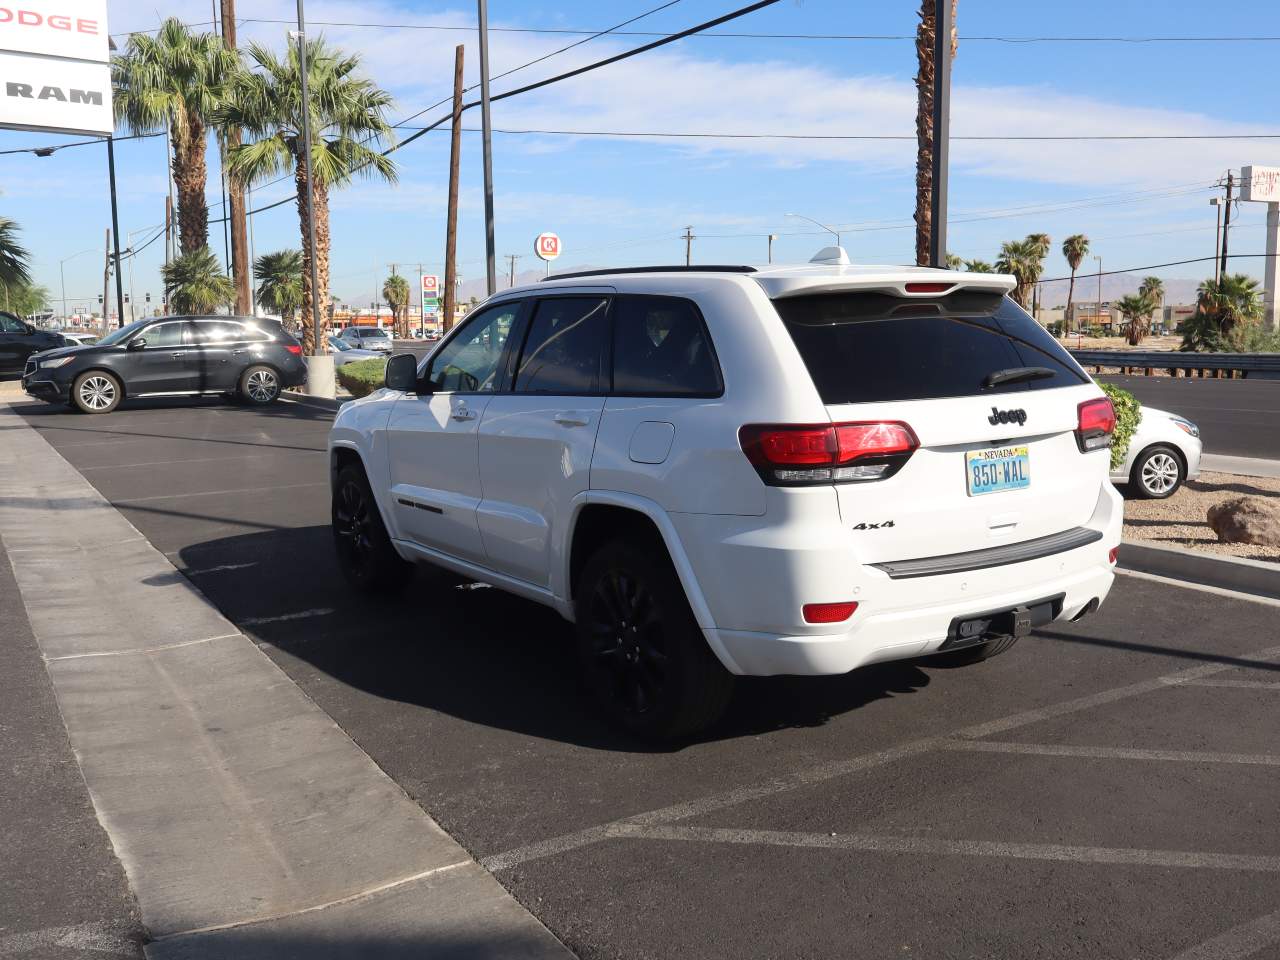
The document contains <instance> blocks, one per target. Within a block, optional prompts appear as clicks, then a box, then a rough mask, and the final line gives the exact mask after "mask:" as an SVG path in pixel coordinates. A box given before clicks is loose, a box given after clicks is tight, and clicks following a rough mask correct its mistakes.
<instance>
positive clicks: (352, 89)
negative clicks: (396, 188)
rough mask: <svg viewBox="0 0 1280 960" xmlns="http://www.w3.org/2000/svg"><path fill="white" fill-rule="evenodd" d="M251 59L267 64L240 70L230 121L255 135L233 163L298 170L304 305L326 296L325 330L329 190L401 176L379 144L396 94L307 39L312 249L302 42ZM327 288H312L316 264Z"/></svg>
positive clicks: (241, 170)
mask: <svg viewBox="0 0 1280 960" xmlns="http://www.w3.org/2000/svg"><path fill="white" fill-rule="evenodd" d="M249 59H250V60H251V61H253V63H255V64H256V65H257V67H258V68H259V69H258V71H257V72H254V73H240V74H237V75H236V77H235V79H234V82H233V83H232V85H231V90H230V95H229V97H228V100H227V104H226V106H225V107H224V109H223V110H222V111H221V112H220V114H219V117H220V119H221V120H222V122H225V123H228V124H232V125H235V126H238V127H241V128H243V129H244V131H245V133H246V134H247V135H248V137H249V138H250V142H248V143H245V144H243V145H241V146H238V147H234V148H232V150H231V153H230V157H229V162H228V164H227V170H228V172H229V173H230V174H231V176H232V177H234V178H236V179H237V180H239V181H241V182H243V183H252V182H254V181H256V180H262V179H264V178H266V177H271V176H274V175H276V174H278V173H280V172H282V171H286V170H289V171H291V172H292V173H293V177H294V182H295V183H296V184H297V188H298V198H297V203H298V224H299V227H300V229H301V235H302V261H303V270H302V310H303V315H304V316H305V317H312V316H314V315H315V314H314V312H313V310H312V297H313V295H315V296H317V297H318V305H319V308H320V309H319V311H318V312H319V314H320V317H321V318H322V319H321V327H322V330H321V337H320V343H321V344H323V343H324V337H323V330H324V329H327V327H328V325H329V320H328V317H329V310H328V304H327V303H326V301H327V299H328V298H327V296H326V294H325V291H327V290H328V289H329V191H330V190H331V189H333V188H334V187H341V186H344V185H345V184H347V183H349V182H350V181H351V179H352V178H353V177H355V176H357V175H358V176H364V177H376V178H380V179H382V180H385V181H387V182H395V179H396V168H395V164H394V163H393V162H392V161H391V160H390V159H389V158H387V157H386V156H384V155H383V154H382V153H381V152H380V151H379V150H378V149H377V146H378V142H379V141H389V140H390V138H391V127H390V125H389V124H388V123H387V119H386V111H387V110H388V109H389V108H390V106H391V95H390V94H389V93H387V92H386V91H384V90H381V89H379V88H378V87H377V86H376V85H374V83H373V82H372V81H370V80H368V79H366V78H364V77H362V76H360V75H359V73H358V72H357V71H358V70H359V68H360V58H359V57H358V56H355V55H347V54H343V53H341V52H339V51H337V50H332V49H330V48H329V47H327V46H326V45H325V43H324V40H323V39H316V40H308V41H307V86H308V87H309V88H310V89H309V93H310V98H311V103H310V109H311V112H310V121H311V148H312V149H311V157H310V161H311V162H310V163H309V164H307V167H309V168H310V174H311V186H312V194H313V197H314V202H315V217H316V221H315V236H316V249H315V250H312V249H311V243H310V236H309V231H308V221H307V201H306V196H307V194H306V184H307V176H308V173H307V167H304V166H303V146H302V85H301V78H302V73H301V69H300V67H299V64H298V50H297V47H296V46H294V45H291V46H290V47H289V52H288V54H287V55H286V57H285V58H284V59H283V60H282V59H281V58H280V57H278V56H277V55H276V54H275V53H274V52H272V51H271V50H269V49H267V48H266V47H264V46H262V45H261V44H257V43H255V44H252V45H251V46H250V47H249ZM371 145H372V146H371ZM313 258H314V260H315V272H316V275H317V277H318V281H319V291H318V292H316V293H314V294H313V291H312V289H311V264H312V259H313ZM303 343H304V345H305V346H306V349H307V351H308V353H310V352H313V350H314V349H315V348H316V345H315V344H314V343H313V331H312V325H311V324H310V323H306V324H304V334H303Z"/></svg>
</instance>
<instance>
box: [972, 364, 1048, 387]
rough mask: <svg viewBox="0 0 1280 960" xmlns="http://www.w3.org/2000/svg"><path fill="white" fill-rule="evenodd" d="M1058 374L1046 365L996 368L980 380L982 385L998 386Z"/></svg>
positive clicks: (1044, 378) (1041, 378) (1046, 377)
mask: <svg viewBox="0 0 1280 960" xmlns="http://www.w3.org/2000/svg"><path fill="white" fill-rule="evenodd" d="M1057 375H1058V373H1057V371H1056V370H1050V369H1049V368H1048V367H1010V368H1009V369H1008V370H996V371H995V372H993V373H989V374H987V377H986V379H985V380H983V381H982V385H983V386H984V387H998V386H1001V385H1002V384H1006V383H1026V382H1027V381H1028V380H1047V379H1048V378H1050V377H1056V376H1057Z"/></svg>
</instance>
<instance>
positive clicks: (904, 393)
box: [773, 291, 1089, 404]
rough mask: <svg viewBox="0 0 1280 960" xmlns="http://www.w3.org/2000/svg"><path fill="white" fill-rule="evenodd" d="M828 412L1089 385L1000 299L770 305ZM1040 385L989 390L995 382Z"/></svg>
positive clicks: (802, 300) (886, 298)
mask: <svg viewBox="0 0 1280 960" xmlns="http://www.w3.org/2000/svg"><path fill="white" fill-rule="evenodd" d="M773 305H774V307H775V308H776V309H777V311H778V315H779V316H781V317H782V321H783V323H784V325H785V326H786V328H787V332H788V333H790V334H791V339H792V340H794V341H795V345H796V347H797V349H799V351H800V356H801V357H802V358H803V360H804V362H805V366H806V367H808V369H809V374H810V376H812V377H813V382H814V385H815V386H816V387H817V388H818V394H819V395H820V396H821V397H822V402H823V403H828V404H836V403H873V402H878V401H884V400H933V399H940V398H945V397H970V396H975V395H982V394H997V393H1018V392H1021V391H1025V390H1049V389H1053V388H1055V387H1066V386H1076V385H1078V384H1081V383H1087V382H1088V380H1089V378H1088V376H1087V375H1086V374H1085V372H1084V371H1083V370H1082V369H1081V368H1080V366H1079V365H1078V364H1077V363H1076V362H1075V361H1074V360H1073V359H1071V355H1070V354H1068V353H1067V351H1066V350H1064V349H1063V348H1062V347H1061V346H1059V345H1058V342H1057V341H1056V340H1055V339H1054V338H1053V336H1052V335H1051V334H1049V333H1048V331H1046V330H1045V329H1044V328H1043V327H1041V326H1040V325H1039V324H1038V323H1036V322H1035V320H1033V319H1032V318H1031V316H1030V315H1029V314H1027V312H1026V311H1025V310H1023V309H1022V308H1021V307H1019V306H1018V305H1017V304H1016V303H1014V302H1013V301H1012V300H1010V299H1009V298H1008V297H1005V296H1002V295H1000V294H993V293H983V292H974V291H960V292H957V293H953V294H950V295H949V296H945V297H931V298H928V299H924V298H919V299H917V298H912V299H906V298H903V297H895V296H892V295H890V294H885V293H870V292H868V293H824V294H814V295H809V296H799V297H784V298H780V299H778V300H775V301H774V302H773ZM1019 367H1041V368H1044V371H1045V372H1044V373H1043V374H1042V379H1035V380H1025V381H1022V382H1016V383H1003V384H998V385H996V386H990V387H988V386H984V385H983V382H984V381H985V380H986V379H987V377H988V376H990V375H991V374H993V373H996V372H997V371H1001V370H1011V369H1014V368H1019Z"/></svg>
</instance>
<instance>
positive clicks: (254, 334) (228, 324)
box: [193, 320, 267, 343]
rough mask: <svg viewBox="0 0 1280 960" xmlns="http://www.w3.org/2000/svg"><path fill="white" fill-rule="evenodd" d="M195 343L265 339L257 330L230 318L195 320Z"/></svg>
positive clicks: (242, 341) (243, 341)
mask: <svg viewBox="0 0 1280 960" xmlns="http://www.w3.org/2000/svg"><path fill="white" fill-rule="evenodd" d="M193 326H194V327H195V329H196V343H245V342H258V341H262V340H266V339H267V337H266V335H265V334H264V333H262V332H261V331H259V330H251V329H249V328H248V327H246V326H245V325H244V324H242V323H235V322H233V321H231V320H197V321H196V322H195V323H194V324H193Z"/></svg>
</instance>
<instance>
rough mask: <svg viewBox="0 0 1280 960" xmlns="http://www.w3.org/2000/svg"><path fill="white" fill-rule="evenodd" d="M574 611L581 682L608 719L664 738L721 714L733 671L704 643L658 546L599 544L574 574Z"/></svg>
mask: <svg viewBox="0 0 1280 960" xmlns="http://www.w3.org/2000/svg"><path fill="white" fill-rule="evenodd" d="M574 612H575V621H576V622H575V630H576V633H577V639H578V659H579V662H580V664H581V666H582V672H583V676H584V678H585V680H586V684H587V688H588V689H589V691H590V693H591V696H592V699H593V700H594V701H595V703H596V705H597V706H598V707H599V709H600V710H601V712H602V713H603V714H604V715H605V716H606V717H607V718H608V719H609V721H610V722H612V723H613V724H614V725H616V726H619V727H621V728H622V729H624V730H626V731H627V732H629V733H632V734H636V735H638V736H641V737H645V738H649V739H656V740H671V739H675V738H679V737H686V736H689V735H691V734H694V733H697V732H699V731H701V730H704V729H705V728H707V727H709V726H710V725H711V724H713V723H714V722H715V721H716V720H718V719H719V718H720V716H721V715H722V714H723V713H724V710H725V708H726V707H727V706H728V703H729V697H730V695H731V694H732V693H733V675H732V674H730V673H729V671H728V670H726V669H725V668H724V667H723V666H722V665H721V663H720V661H719V660H717V659H716V657H715V654H713V653H712V652H711V648H710V647H708V646H707V640H706V637H704V636H703V634H702V629H701V628H700V627H699V626H698V623H697V621H696V620H695V619H694V616H693V611H692V610H691V609H690V608H689V601H688V599H687V598H686V597H685V593H684V588H683V587H682V586H681V585H680V580H679V578H678V577H677V576H676V573H675V570H674V569H673V568H672V566H671V561H670V559H669V558H668V557H667V555H666V552H665V550H660V549H658V548H657V547H656V546H651V545H647V544H644V545H642V544H638V543H633V542H629V541H621V540H619V541H614V542H612V543H609V544H606V545H605V546H603V547H601V548H600V549H599V550H597V551H596V552H595V554H593V555H592V556H591V558H590V559H589V560H588V561H587V563H586V565H585V566H584V567H583V570H582V573H581V575H580V576H579V578H578V584H577V589H576V590H575V596H574Z"/></svg>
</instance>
